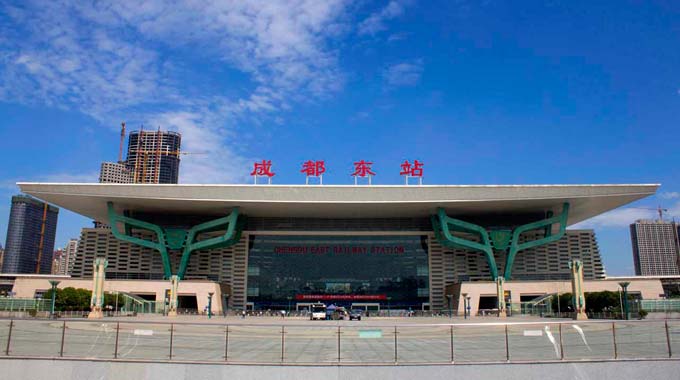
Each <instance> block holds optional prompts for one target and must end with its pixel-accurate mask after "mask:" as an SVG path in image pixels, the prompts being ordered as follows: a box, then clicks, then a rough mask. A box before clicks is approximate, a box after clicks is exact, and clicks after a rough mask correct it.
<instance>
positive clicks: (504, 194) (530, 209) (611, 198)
mask: <svg viewBox="0 0 680 380" xmlns="http://www.w3.org/2000/svg"><path fill="white" fill-rule="evenodd" d="M17 185H18V186H19V187H20V188H21V191H23V192H24V193H27V194H30V195H32V196H34V197H36V198H39V199H41V200H43V201H46V202H48V203H51V204H54V205H57V206H59V207H62V208H64V209H67V210H71V211H73V212H76V213H78V214H81V215H84V216H86V217H89V218H92V219H94V220H100V221H105V220H107V213H106V204H107V202H113V203H114V205H115V208H116V210H117V211H118V212H121V211H123V210H128V211H133V212H141V213H159V214H163V213H167V214H177V215H182V214H187V215H205V216H215V217H218V216H224V215H226V214H227V213H228V212H230V211H231V209H232V208H233V207H240V210H241V212H242V213H244V214H246V215H249V216H259V217H310V218H362V217H366V218H392V217H426V216H429V215H432V214H434V213H435V212H436V209H437V208H438V207H443V208H444V209H445V210H446V212H447V214H449V215H451V216H455V215H503V214H506V215H507V214H537V213H545V212H547V211H552V212H554V213H555V214H557V213H560V212H561V210H562V204H563V203H564V202H569V203H570V206H571V208H570V210H569V220H568V224H569V225H571V224H575V223H578V222H580V221H583V220H586V219H589V218H591V217H594V216H596V215H599V214H601V213H604V212H606V211H609V210H612V209H615V208H617V207H620V206H622V205H625V204H627V203H630V202H633V201H635V200H638V199H641V198H644V197H647V196H649V195H652V194H654V193H655V192H656V190H657V188H658V187H659V185H658V184H624V185H446V186H438V185H434V186H403V185H402V186H332V185H331V186H329V185H323V186H318V185H316V186H307V185H184V184H182V185H155V184H100V183H25V182H20V183H18V184H17Z"/></svg>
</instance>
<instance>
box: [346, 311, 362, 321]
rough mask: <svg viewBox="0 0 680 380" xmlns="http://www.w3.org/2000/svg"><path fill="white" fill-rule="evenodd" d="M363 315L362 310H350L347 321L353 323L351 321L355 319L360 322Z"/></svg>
mask: <svg viewBox="0 0 680 380" xmlns="http://www.w3.org/2000/svg"><path fill="white" fill-rule="evenodd" d="M363 313H364V311H363V310H359V309H352V310H350V312H349V320H350V321H353V320H355V319H356V320H357V321H360V320H361V315H362V314H363Z"/></svg>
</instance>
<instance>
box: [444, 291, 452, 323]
mask: <svg viewBox="0 0 680 380" xmlns="http://www.w3.org/2000/svg"><path fill="white" fill-rule="evenodd" d="M446 298H448V299H449V319H451V318H453V294H447V295H446Z"/></svg>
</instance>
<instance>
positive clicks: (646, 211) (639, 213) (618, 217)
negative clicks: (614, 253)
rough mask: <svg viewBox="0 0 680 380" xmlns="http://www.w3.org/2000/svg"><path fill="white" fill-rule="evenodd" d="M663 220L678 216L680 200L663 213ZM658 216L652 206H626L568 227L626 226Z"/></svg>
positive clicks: (679, 216)
mask: <svg viewBox="0 0 680 380" xmlns="http://www.w3.org/2000/svg"><path fill="white" fill-rule="evenodd" d="M663 217H664V220H671V219H673V218H675V219H676V220H678V218H680V202H677V203H675V204H674V205H672V206H671V207H669V208H668V209H667V211H665V212H664V213H663ZM658 218H659V213H658V211H657V210H656V209H655V208H654V207H642V206H641V207H640V208H636V207H626V208H620V209H616V210H612V211H609V212H606V213H604V214H602V215H598V216H596V217H594V218H590V219H588V220H584V221H583V222H580V223H577V224H575V225H573V226H572V227H570V228H574V229H578V228H602V227H604V228H607V227H627V226H629V225H630V224H631V223H633V222H635V221H636V220H638V219H652V220H656V219H658Z"/></svg>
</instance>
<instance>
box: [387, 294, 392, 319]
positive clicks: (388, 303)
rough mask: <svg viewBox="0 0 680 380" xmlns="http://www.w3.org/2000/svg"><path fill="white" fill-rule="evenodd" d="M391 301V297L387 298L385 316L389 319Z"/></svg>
mask: <svg viewBox="0 0 680 380" xmlns="http://www.w3.org/2000/svg"><path fill="white" fill-rule="evenodd" d="M391 300H392V297H387V316H388V317H389V316H390V314H392V313H391V311H390V301H391Z"/></svg>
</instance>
